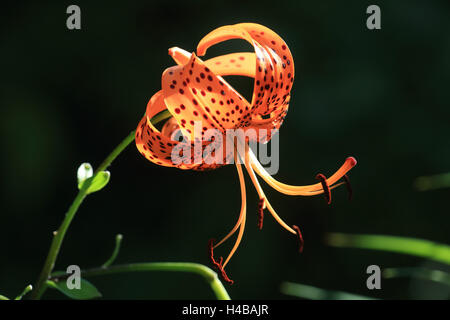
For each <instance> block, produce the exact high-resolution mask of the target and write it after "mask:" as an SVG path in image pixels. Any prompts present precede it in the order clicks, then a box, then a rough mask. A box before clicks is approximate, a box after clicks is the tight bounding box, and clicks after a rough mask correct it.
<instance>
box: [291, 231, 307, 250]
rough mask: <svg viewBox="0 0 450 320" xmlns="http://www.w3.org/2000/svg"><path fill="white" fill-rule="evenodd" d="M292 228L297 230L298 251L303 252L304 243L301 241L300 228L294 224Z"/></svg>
mask: <svg viewBox="0 0 450 320" xmlns="http://www.w3.org/2000/svg"><path fill="white" fill-rule="evenodd" d="M292 228H293V229H294V230H295V231H296V232H297V236H298V252H300V253H302V252H303V245H304V243H305V242H304V241H303V236H302V232H301V231H300V228H299V227H297V226H296V225H293V226H292Z"/></svg>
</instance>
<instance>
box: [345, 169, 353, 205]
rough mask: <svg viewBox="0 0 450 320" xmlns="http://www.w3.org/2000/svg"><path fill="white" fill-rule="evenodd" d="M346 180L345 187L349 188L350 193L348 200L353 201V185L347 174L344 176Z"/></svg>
mask: <svg viewBox="0 0 450 320" xmlns="http://www.w3.org/2000/svg"><path fill="white" fill-rule="evenodd" d="M344 180H345V186H346V187H347V191H348V200H352V195H353V190H352V185H351V184H350V179H349V178H348V176H347V175H346V174H344Z"/></svg>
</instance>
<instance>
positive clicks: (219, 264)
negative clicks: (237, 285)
mask: <svg viewBox="0 0 450 320" xmlns="http://www.w3.org/2000/svg"><path fill="white" fill-rule="evenodd" d="M208 253H209V259H210V260H211V262H212V264H213V265H214V267H215V268H216V269H217V271H219V273H220V276H221V277H222V279H223V281H225V282H227V283H229V284H233V283H234V281H233V280H231V279H230V278H228V275H227V273H226V272H225V269H224V268H223V265H222V263H223V257H220V258H219V262H217V261H216V260H215V259H214V239H210V240H209V242H208Z"/></svg>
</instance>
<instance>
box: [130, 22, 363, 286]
mask: <svg viewBox="0 0 450 320" xmlns="http://www.w3.org/2000/svg"><path fill="white" fill-rule="evenodd" d="M229 39H243V40H246V41H248V42H249V43H250V44H251V45H253V47H254V52H238V53H230V54H226V55H222V56H218V57H214V58H211V59H209V60H206V61H203V60H201V59H200V58H199V56H203V55H205V53H206V50H207V49H208V48H209V47H211V46H213V45H215V44H217V43H220V42H223V41H226V40H229ZM169 55H170V56H171V57H172V58H173V60H174V61H175V62H176V65H175V66H173V67H170V68H168V69H166V70H165V71H164V73H163V74H162V89H161V90H160V91H158V92H157V93H156V94H155V95H154V96H153V97H152V98H151V99H150V101H149V103H148V105H147V109H146V113H145V115H144V117H143V118H142V120H141V121H140V123H139V125H138V128H137V130H136V138H135V141H136V145H137V148H138V150H139V152H140V153H141V154H142V155H143V156H144V157H146V158H147V159H148V160H150V161H151V162H153V163H155V164H158V165H161V166H170V167H177V168H179V169H184V170H198V171H203V170H211V169H216V168H218V167H220V166H222V165H223V164H224V163H225V164H226V162H227V161H222V162H220V163H217V161H216V162H211V161H208V160H211V159H207V158H202V159H200V161H194V160H195V159H194V158H195V155H196V154H195V153H196V152H195V151H194V154H193V153H191V152H183V150H187V149H183V150H182V152H181V155H180V156H181V157H182V158H183V159H184V160H191V161H181V162H177V163H175V162H174V161H173V154H174V150H175V148H178V147H183V146H186V145H189V146H193V145H194V144H195V143H200V146H201V150H200V151H199V152H203V151H204V150H205V149H207V148H208V147H210V146H211V145H212V144H214V143H215V142H214V141H211V140H206V141H205V140H204V139H202V138H203V136H204V135H205V133H206V132H207V131H208V130H209V129H214V130H216V131H217V132H219V133H220V134H221V135H223V136H224V137H225V136H226V133H227V130H229V129H241V130H243V131H244V132H246V131H247V130H250V129H253V130H256V132H258V133H257V134H256V136H254V137H253V138H250V139H249V138H246V139H240V138H234V140H233V144H234V150H233V151H234V152H233V153H232V154H231V155H230V154H229V153H228V152H223V153H222V154H219V155H215V157H217V156H218V157H219V158H223V160H229V158H230V157H231V156H232V157H234V163H235V165H236V169H237V173H238V177H239V182H240V188H241V198H242V205H241V210H240V213H239V217H238V220H237V222H236V224H235V226H234V227H233V228H232V229H231V231H230V232H229V233H228V234H227V235H226V236H225V237H224V238H223V239H222V240H220V241H218V242H216V243H215V241H214V240H210V241H209V255H210V259H211V262H212V263H213V265H214V266H215V267H216V268H217V270H218V271H219V273H220V275H221V276H222V278H223V279H224V280H225V281H227V282H229V283H233V281H232V280H231V279H229V277H228V276H227V274H226V272H225V266H226V265H227V264H228V262H229V261H230V259H231V257H232V256H233V255H234V253H235V252H236V249H237V248H238V246H239V244H240V242H241V240H242V237H243V234H244V229H245V223H246V211H247V203H246V187H245V179H244V172H243V171H244V170H243V168H242V164H243V165H244V168H245V170H246V171H247V173H248V175H249V176H250V179H251V181H252V183H253V185H254V187H255V189H256V192H257V193H258V195H259V199H260V200H259V203H258V222H257V225H258V227H259V228H262V224H263V217H264V210H267V211H269V212H270V214H271V215H272V216H273V218H274V219H275V220H276V221H277V222H278V223H279V224H280V225H281V226H282V227H283V228H284V229H286V230H287V231H288V232H290V233H292V234H293V235H294V236H296V238H297V239H298V243H299V251H300V252H301V251H302V250H303V238H302V234H301V232H300V228H299V227H298V226H295V225H289V224H288V223H286V222H284V221H283V220H282V219H281V218H280V216H279V215H278V214H277V212H276V211H275V210H274V208H273V207H272V205H271V204H270V202H269V200H268V198H267V196H266V194H265V193H264V191H263V189H262V187H261V185H260V183H259V180H258V177H260V178H262V179H263V180H264V181H265V182H266V183H267V184H268V185H269V186H271V187H272V188H273V189H275V190H277V191H279V192H281V193H284V194H287V195H292V196H296V195H297V196H314V195H319V194H325V198H326V201H327V202H328V203H331V190H332V189H334V188H336V187H338V186H340V185H341V184H346V185H347V188H348V189H349V191H351V189H350V184H349V181H348V177H347V175H346V173H347V172H348V171H349V170H350V169H351V168H353V167H354V166H355V165H356V160H355V159H354V158H353V157H349V158H347V159H346V160H345V162H344V164H343V165H342V166H341V167H340V168H339V169H338V170H337V171H336V172H335V173H334V174H333V175H331V176H330V177H329V178H327V177H326V176H325V175H323V174H320V173H319V174H318V175H317V176H316V179H317V180H318V182H317V183H315V184H311V185H306V186H293V185H288V184H284V183H282V182H279V181H277V180H275V179H274V178H273V177H272V176H271V175H270V174H269V173H268V172H267V171H266V170H265V168H264V167H263V166H262V165H261V164H260V163H259V161H258V159H257V157H256V156H255V154H254V153H253V151H252V150H251V148H249V143H250V142H251V141H250V140H251V139H253V140H254V141H256V142H258V143H267V142H268V141H269V140H270V139H271V137H272V134H271V132H274V130H275V131H276V130H278V129H279V128H280V126H281V124H282V123H283V120H284V117H285V116H286V113H287V110H288V106H289V101H290V92H291V89H292V84H293V82H294V61H293V58H292V54H291V52H290V50H289V48H288V46H287V45H286V43H285V42H284V41H283V39H281V38H280V37H279V36H278V35H277V34H276V33H275V32H273V31H272V30H270V29H268V28H266V27H264V26H262V25H258V24H254V23H241V24H236V25H230V26H223V27H220V28H218V29H215V30H213V31H212V32H210V33H209V34H208V35H206V36H205V37H204V38H203V39H202V40H201V41H200V43H199V44H198V46H197V54H195V53H189V52H187V51H185V50H182V49H180V48H171V49H169ZM229 75H240V76H246V77H251V78H253V79H254V89H253V96H252V101H251V102H248V101H247V100H246V99H245V98H244V97H243V96H242V95H240V94H239V92H237V91H236V90H235V89H234V88H233V87H232V86H231V85H230V84H228V83H227V82H226V81H225V80H224V78H223V76H229ZM163 111H168V112H170V115H171V117H170V118H169V120H167V121H166V123H165V124H164V125H163V127H162V129H161V131H159V130H158V129H157V128H156V127H155V126H154V125H153V124H152V121H151V120H152V118H153V117H154V116H155V115H157V114H159V113H161V112H163ZM199 122H200V123H201V126H200V131H201V132H198V130H196V128H197V127H196V124H197V123H199ZM197 129H198V128H197ZM261 129H262V130H261ZM175 132H179V133H181V134H182V136H183V137H186V138H187V139H186V140H185V141H178V140H176V139H172V137H173V135H174V134H175ZM261 132H266V134H261ZM267 132H270V133H267ZM225 139H226V138H225ZM216 144H217V141H216ZM194 150H195V148H194ZM175 153H177V154H178V151H177V152H175ZM186 153H187V154H186ZM197 153H198V152H197ZM202 154H203V153H202ZM239 160H240V161H239ZM342 178H343V179H344V182H339V181H340V180H341V179H342ZM236 232H237V238H236V241H235V244H234V246H233V248H232V249H231V251H230V253H229V254H228V256H227V258H226V259H225V261H224V259H223V258H222V257H220V258H219V259H216V258H215V257H214V249H215V248H217V247H218V246H220V245H221V244H222V243H224V242H225V241H226V240H227V239H229V238H230V237H231V236H232V235H234V234H235V233H236Z"/></svg>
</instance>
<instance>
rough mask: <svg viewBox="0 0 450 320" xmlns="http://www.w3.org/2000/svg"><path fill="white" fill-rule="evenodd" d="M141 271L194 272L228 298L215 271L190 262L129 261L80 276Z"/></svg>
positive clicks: (85, 271) (62, 276) (221, 296)
mask: <svg viewBox="0 0 450 320" xmlns="http://www.w3.org/2000/svg"><path fill="white" fill-rule="evenodd" d="M142 271H175V272H189V273H195V274H198V275H200V276H201V277H203V278H204V279H205V280H206V282H208V284H209V285H210V286H211V289H212V290H213V291H214V294H215V295H216V297H217V299H219V300H230V296H229V295H228V292H227V290H226V289H225V287H224V286H223V284H222V282H221V281H220V280H219V278H218V276H217V273H215V272H214V271H213V270H211V269H210V268H208V267H206V266H204V265H201V264H198V263H191V262H148V263H130V264H124V265H115V266H110V267H106V268H105V267H100V268H94V269H88V270H84V271H81V276H82V277H84V278H87V277H93V276H101V275H107V274H114V273H122V272H142ZM64 277H67V275H66V274H64V275H62V274H61V273H55V274H54V277H53V278H52V279H57V278H58V279H63V278H64Z"/></svg>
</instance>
